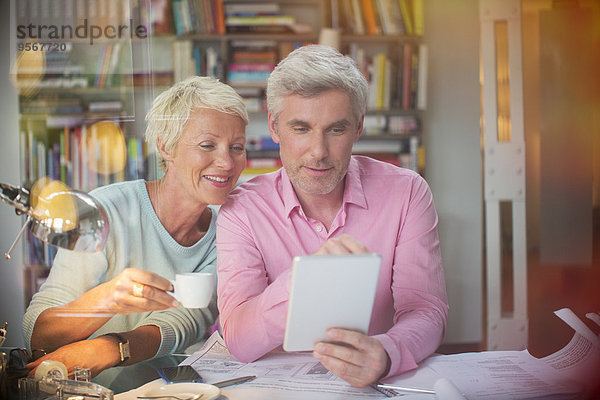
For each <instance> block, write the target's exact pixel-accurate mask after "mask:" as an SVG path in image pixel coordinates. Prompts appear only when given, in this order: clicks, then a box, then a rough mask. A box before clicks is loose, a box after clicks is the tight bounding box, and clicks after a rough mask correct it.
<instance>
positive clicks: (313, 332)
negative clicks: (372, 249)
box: [283, 253, 381, 351]
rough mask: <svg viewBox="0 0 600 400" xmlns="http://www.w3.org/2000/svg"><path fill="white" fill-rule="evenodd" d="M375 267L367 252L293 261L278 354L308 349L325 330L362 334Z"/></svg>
mask: <svg viewBox="0 0 600 400" xmlns="http://www.w3.org/2000/svg"><path fill="white" fill-rule="evenodd" d="M380 265H381V257H380V256H379V255H378V254H372V253H366V254H346V255H326V256H302V257H295V258H294V261H293V265H292V283H291V287H290V298H289V302H288V313H287V322H286V326H285V337H284V339H283V349H284V350H286V351H305V350H312V349H313V347H314V344H315V343H316V342H318V341H322V340H327V329H328V328H347V329H352V330H356V331H359V332H362V333H365V334H366V333H367V331H368V329H369V321H370V320H371V311H372V309H373V301H374V300H375V290H376V288H377V279H378V277H379V268H380Z"/></svg>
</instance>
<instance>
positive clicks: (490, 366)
mask: <svg viewBox="0 0 600 400" xmlns="http://www.w3.org/2000/svg"><path fill="white" fill-rule="evenodd" d="M556 315H557V316H559V317H560V318H561V319H563V320H564V321H565V322H566V323H567V324H569V326H571V327H573V328H574V329H575V330H576V333H575V335H574V336H573V338H572V339H571V341H570V342H569V343H568V344H567V345H566V346H565V347H564V348H563V349H561V350H559V351H557V352H556V353H554V354H551V355H549V356H547V357H544V358H541V359H538V358H535V357H533V356H532V355H531V354H530V353H529V352H528V351H527V350H523V351H487V352H479V353H463V354H453V355H438V356H432V357H430V358H429V359H427V360H425V361H424V362H423V363H422V365H421V366H420V367H419V370H418V371H421V370H425V369H429V370H431V371H433V372H434V373H435V374H437V375H438V376H443V377H445V378H447V379H450V381H451V382H453V383H454V384H455V385H456V386H457V387H458V389H459V390H460V391H461V392H462V393H463V394H464V395H465V397H467V398H468V399H490V400H491V399H493V400H501V399H530V398H535V397H538V398H545V399H547V398H554V399H557V398H572V397H573V394H582V393H587V392H589V391H590V390H591V391H593V390H597V389H598V388H597V387H596V388H594V387H593V385H594V384H596V385H597V383H595V382H596V380H597V375H596V376H594V374H595V373H596V374H597V371H598V370H600V348H599V347H598V346H597V345H595V344H594V342H595V339H597V337H596V336H595V335H594V333H593V332H592V331H591V330H590V329H589V328H588V327H587V326H586V325H585V324H584V323H583V322H582V321H581V320H580V319H579V318H578V317H577V316H576V315H575V314H574V313H573V312H572V311H571V310H568V309H563V310H559V311H557V312H556ZM588 318H589V316H588ZM588 338H589V339H588ZM590 339H591V340H590ZM416 375H418V373H417V374H416ZM416 375H415V376H416ZM428 376H433V375H432V374H431V372H428ZM431 382H435V380H432V381H431ZM390 383H394V384H397V383H398V384H401V385H402V386H413V387H414V386H417V387H418V386H422V383H420V382H419V381H418V380H413V379H412V377H405V376H404V375H400V376H399V377H397V379H394V380H392V381H390Z"/></svg>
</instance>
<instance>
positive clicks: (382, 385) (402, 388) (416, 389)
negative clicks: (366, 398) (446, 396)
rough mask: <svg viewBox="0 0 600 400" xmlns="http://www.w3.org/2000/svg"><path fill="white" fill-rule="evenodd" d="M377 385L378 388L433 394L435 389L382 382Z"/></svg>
mask: <svg viewBox="0 0 600 400" xmlns="http://www.w3.org/2000/svg"><path fill="white" fill-rule="evenodd" d="M377 387H378V388H380V389H391V390H399V391H401V392H413V393H430V394H435V390H431V389H419V388H411V387H404V386H396V385H384V384H378V385H377Z"/></svg>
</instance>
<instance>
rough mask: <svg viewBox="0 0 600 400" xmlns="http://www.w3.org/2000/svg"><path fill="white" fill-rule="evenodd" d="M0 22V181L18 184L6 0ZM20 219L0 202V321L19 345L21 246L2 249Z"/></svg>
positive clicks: (10, 339)
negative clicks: (10, 251) (9, 253)
mask: <svg viewBox="0 0 600 400" xmlns="http://www.w3.org/2000/svg"><path fill="white" fill-rule="evenodd" d="M1 3H2V5H1V6H0V7H1V8H0V10H1V13H2V17H1V18H2V23H1V24H0V25H1V27H0V29H1V30H0V32H2V33H1V34H0V37H2V38H3V40H0V55H1V57H0V59H1V60H2V61H0V63H1V64H0V65H1V68H0V93H1V94H2V95H1V97H0V121H2V125H1V128H0V182H3V183H9V184H12V185H18V184H19V124H18V118H17V112H18V107H17V92H16V90H15V87H14V86H13V85H12V84H11V83H10V80H9V71H10V57H9V55H10V52H11V51H13V52H14V51H15V49H14V48H11V46H12V44H11V42H10V41H9V40H8V38H9V37H10V35H9V34H10V31H9V29H10V24H9V15H10V7H9V4H10V3H9V2H8V1H3V2H1ZM22 222H23V219H22V217H17V216H16V215H15V212H14V208H13V207H11V206H8V205H6V204H4V203H2V204H0V325H1V324H4V322H5V321H6V322H8V334H7V338H6V342H4V345H5V346H22V344H23V339H22V336H21V323H22V319H23V312H24V309H25V300H24V295H23V257H22V255H23V250H22V246H21V243H19V245H18V246H17V247H16V248H15V250H14V251H13V254H12V259H11V260H10V261H9V260H6V259H5V258H4V253H5V252H6V251H7V250H8V248H9V247H10V245H11V243H12V241H13V239H14V238H15V237H16V236H17V233H18V231H19V229H20V227H21V223H22Z"/></svg>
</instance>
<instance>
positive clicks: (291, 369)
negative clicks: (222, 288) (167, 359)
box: [180, 332, 382, 400]
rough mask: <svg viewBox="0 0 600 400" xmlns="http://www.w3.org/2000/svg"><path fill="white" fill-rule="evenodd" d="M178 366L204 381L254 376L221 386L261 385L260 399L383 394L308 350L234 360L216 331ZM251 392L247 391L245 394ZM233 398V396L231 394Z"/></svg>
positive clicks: (373, 396)
mask: <svg viewBox="0 0 600 400" xmlns="http://www.w3.org/2000/svg"><path fill="white" fill-rule="evenodd" d="M180 365H191V366H192V367H193V368H194V369H195V370H196V371H198V373H199V374H200V375H202V377H203V378H204V381H205V382H207V383H211V382H217V381H221V380H224V379H230V378H232V377H236V376H246V375H255V376H256V379H255V380H253V381H251V382H247V383H244V384H242V385H238V386H232V387H231V388H226V389H224V393H226V392H227V391H228V390H231V391H244V392H247V391H249V390H250V388H260V389H261V390H260V396H259V397H260V398H268V399H277V398H285V399H309V398H310V399H327V400H329V399H331V400H334V399H349V398H352V399H381V397H382V394H381V393H379V392H377V391H376V390H374V389H372V388H370V387H367V388H363V389H358V388H354V387H352V386H350V385H349V384H348V383H347V382H345V381H343V380H342V379H340V378H338V377H337V376H335V375H333V374H332V373H331V372H329V371H328V370H327V369H325V367H323V366H322V365H321V363H320V362H319V361H318V360H316V359H315V358H314V357H313V356H312V353H310V352H308V353H307V352H298V353H287V352H271V353H269V354H267V355H266V356H265V357H263V358H261V359H260V360H258V361H255V362H252V363H248V364H246V363H241V362H239V361H237V360H235V359H234V358H233V357H232V356H231V354H229V351H228V350H227V347H226V346H225V342H224V341H223V338H221V336H220V335H219V333H218V332H215V333H213V335H212V336H211V337H210V338H209V339H208V340H207V341H206V343H205V344H204V346H202V348H201V349H200V350H198V351H196V352H195V353H194V354H193V355H191V356H190V357H188V358H187V359H185V360H184V361H183V362H182V363H181V364H180ZM247 394H248V395H250V393H247ZM232 398H233V396H232Z"/></svg>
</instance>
